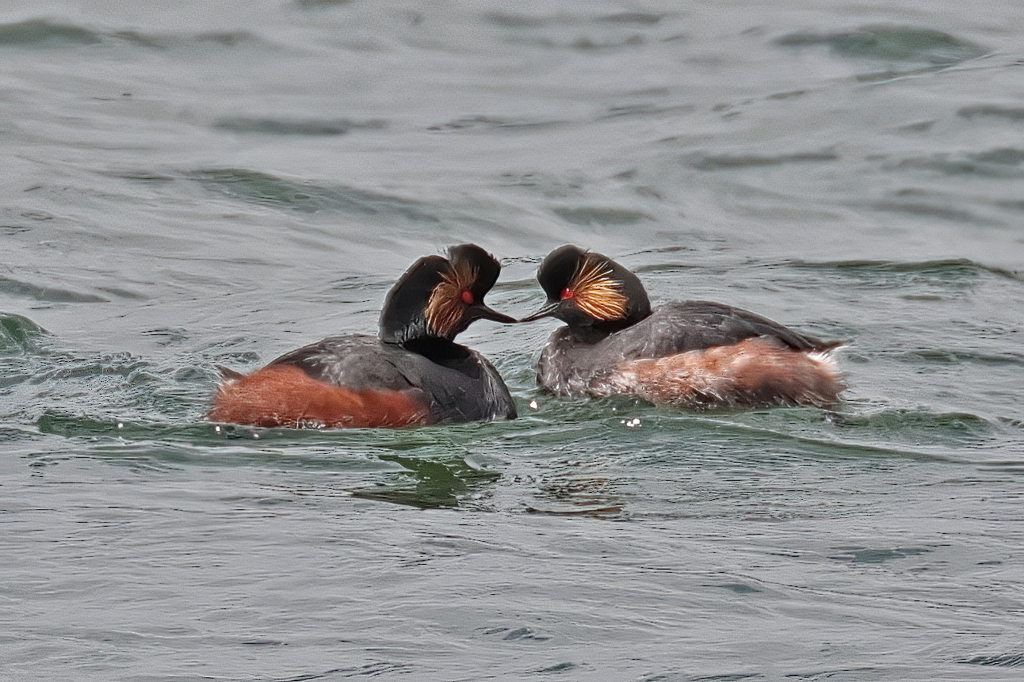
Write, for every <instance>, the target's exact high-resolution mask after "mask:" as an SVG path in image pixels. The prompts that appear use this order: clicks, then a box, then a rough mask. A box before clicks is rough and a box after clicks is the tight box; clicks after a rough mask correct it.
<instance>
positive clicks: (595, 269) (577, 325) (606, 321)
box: [520, 245, 651, 332]
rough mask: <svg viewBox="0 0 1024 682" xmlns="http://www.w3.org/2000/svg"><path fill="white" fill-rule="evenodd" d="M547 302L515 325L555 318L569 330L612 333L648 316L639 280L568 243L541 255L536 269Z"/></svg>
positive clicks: (608, 260)
mask: <svg viewBox="0 0 1024 682" xmlns="http://www.w3.org/2000/svg"><path fill="white" fill-rule="evenodd" d="M537 280H538V281H539V282H540V285H541V287H542V288H543V289H544V293H546V294H547V296H548V300H547V303H546V304H545V305H544V307H543V308H541V309H540V310H538V311H537V312H535V313H534V314H532V315H528V316H527V317H524V318H523V319H521V320H520V322H528V321H530V320H536V319H539V318H542V317H555V318H557V319H559V320H562V321H563V322H565V323H566V324H568V325H569V326H570V327H572V328H574V329H582V328H592V329H593V330H595V331H598V332H613V331H617V330H619V329H624V328H626V327H628V326H630V325H633V324H636V323H637V322H639V321H640V320H642V319H644V318H645V317H647V316H648V315H650V314H651V302H650V300H649V299H648V298H647V292H646V291H645V290H644V285H643V284H641V283H640V279H639V278H638V277H637V276H636V275H634V274H633V273H632V272H630V271H629V270H627V269H626V268H624V267H622V266H621V265H619V264H618V263H616V262H615V261H613V260H612V259H611V258H608V257H607V256H602V255H601V254H599V253H593V252H592V251H584V250H583V249H580V248H578V247H576V246H572V245H568V246H563V247H561V248H558V249H555V250H554V251H552V252H551V253H549V254H548V255H547V257H546V258H545V259H544V261H543V262H542V263H541V264H540V269H539V270H538V271H537Z"/></svg>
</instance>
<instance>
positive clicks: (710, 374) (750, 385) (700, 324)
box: [522, 246, 844, 409]
mask: <svg viewBox="0 0 1024 682" xmlns="http://www.w3.org/2000/svg"><path fill="white" fill-rule="evenodd" d="M537 279H538V280H539V281H540V285H541V287H543V289H544V292H545V293H546V294H547V297H548V301H547V304H546V305H545V306H544V307H543V308H542V309H541V310H539V311H537V312H536V313H534V314H533V315H530V316H528V317H526V318H523V320H522V321H523V322H525V321H528V320H535V319H538V318H541V317H555V318H558V319H559V320H562V321H563V322H565V323H566V325H567V326H565V327H561V328H559V329H557V330H555V332H554V333H553V334H552V335H551V338H550V339H549V340H548V342H547V345H546V346H545V347H544V350H543V351H542V352H541V356H540V361H539V363H538V365H537V381H538V382H539V383H540V384H541V385H542V386H544V387H545V388H547V389H548V390H550V391H552V392H553V393H555V394H557V395H562V396H597V397H603V396H609V395H618V394H623V395H634V396H639V397H641V398H644V399H646V400H649V401H651V402H654V403H661V404H670V405H677V406H680V407H685V408H705V409H708V408H727V407H739V406H757V405H774V404H790V405H793V404H797V405H818V406H827V405H831V404H834V403H835V402H837V401H838V399H839V393H840V392H841V391H842V390H843V388H844V386H843V383H842V381H841V379H840V376H839V372H838V370H837V368H836V366H835V363H834V362H833V360H832V358H831V357H830V351H831V350H833V349H834V348H836V347H837V346H838V345H840V343H839V342H826V341H819V340H818V339H815V338H813V337H810V336H806V335H804V334H800V333H798V332H795V331H793V330H791V329H787V328H786V327H784V326H782V325H781V324H779V323H777V322H773V321H772V320H769V319H767V318H765V317H761V316H760V315H756V314H754V313H752V312H749V311H746V310H742V309H740V308H734V307H732V306H728V305H724V304H722V303H712V302H709V301H681V302H673V303H667V304H665V305H663V306H661V307H659V308H657V309H656V310H653V311H652V310H651V304H650V301H649V300H648V298H647V292H646V291H644V287H643V285H642V284H641V283H640V280H639V279H638V278H637V276H636V275H634V274H633V273H632V272H630V271H629V270H627V269H626V268H624V267H622V266H621V265H619V264H618V263H616V262H615V261H613V260H611V259H610V258H608V257H606V256H602V255H601V254H598V253H591V252H587V251H583V250H582V249H579V248H577V247H575V246H563V247H561V248H559V249H556V250H554V251H552V252H551V253H550V254H548V256H547V258H545V259H544V262H543V263H541V266H540V269H539V270H538V272H537Z"/></svg>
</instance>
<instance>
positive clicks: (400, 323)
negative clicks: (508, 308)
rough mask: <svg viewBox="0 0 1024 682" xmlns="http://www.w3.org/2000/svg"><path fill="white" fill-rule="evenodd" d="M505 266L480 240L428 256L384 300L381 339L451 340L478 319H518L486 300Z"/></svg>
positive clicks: (391, 340) (511, 320) (505, 320)
mask: <svg viewBox="0 0 1024 682" xmlns="http://www.w3.org/2000/svg"><path fill="white" fill-rule="evenodd" d="M500 272H501V264H500V263H498V261H497V260H496V259H495V258H494V256H492V255H491V254H489V253H487V252H486V251H484V250H483V249H481V248H480V247H479V246H477V245H476V244H462V245H460V246H453V247H451V248H449V249H448V258H442V257H441V256H426V257H424V258H420V259H419V260H418V261H416V262H415V263H413V264H412V265H411V266H410V267H409V269H408V270H406V271H405V274H403V275H402V276H401V277H400V278H399V280H398V282H396V283H395V286H393V287H391V291H389V292H388V295H387V297H386V298H385V299H384V308H383V310H381V313H380V334H379V335H380V339H381V341H384V342H387V343H399V344H402V343H406V342H409V341H413V340H418V339H428V338H441V339H447V340H449V341H451V340H452V339H454V338H455V337H456V335H458V334H460V333H462V332H464V331H465V330H466V328H467V327H469V325H470V324H471V323H472V322H473V321H475V320H480V319H484V320H494V321H495V322H515V321H516V320H515V318H512V317H509V316H508V315H502V314H501V313H499V312H498V311H496V310H491V309H490V308H488V307H487V306H486V305H485V304H484V295H485V294H487V292H488V291H490V290H491V287H493V286H494V283H495V282H496V281H497V280H498V273H500Z"/></svg>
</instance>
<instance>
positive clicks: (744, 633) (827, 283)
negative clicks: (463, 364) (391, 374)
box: [0, 0, 1024, 682]
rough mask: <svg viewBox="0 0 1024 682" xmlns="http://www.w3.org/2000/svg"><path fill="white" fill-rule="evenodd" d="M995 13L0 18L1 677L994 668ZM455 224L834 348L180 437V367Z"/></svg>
mask: <svg viewBox="0 0 1024 682" xmlns="http://www.w3.org/2000/svg"><path fill="white" fill-rule="evenodd" d="M1022 36H1024V13H1022V12H1021V10H1020V9H1019V8H1018V7H1017V6H1016V5H1015V4H1014V3H1009V2H996V1H994V0H987V1H984V2H981V3H975V4H973V5H971V7H970V9H969V11H968V10H966V9H965V6H964V5H962V4H954V3H934V2H933V3H909V2H905V3H903V2H901V3H895V4H893V3H875V4H871V3H868V4H864V3H847V2H843V3H830V4H820V3H810V2H796V1H791V2H786V3H782V4H775V5H763V6H762V5H758V6H747V5H742V4H728V3H725V4H722V3H719V4H717V5H713V6H706V5H687V4H683V5H680V4H678V3H659V2H644V3H640V4H636V3H634V4H617V3H606V2H598V3H595V4H590V5H579V4H573V3H559V2H556V3H527V4H521V5H508V4H503V3H486V2H485V3H465V2H451V3H441V4H434V5H426V4H418V3H403V2H400V3H393V4H390V5H388V6H382V5H379V4H376V3H366V2H360V1H358V0H352V1H351V2H346V1H344V0H341V1H330V0H327V1H322V0H303V1H296V2H286V1H275V2H256V3H253V2H246V3H240V2H222V3H203V2H182V3H175V4H173V6H164V5H159V6H157V5H152V6H150V5H148V4H138V5H137V6H134V5H124V4H123V3H116V2H101V1H99V0H96V1H94V2H87V3H79V4H72V3H63V2H57V3H51V4H47V5H45V7H43V6H39V7H37V6H36V4H35V3H29V2H14V3H9V7H8V8H6V9H4V10H3V12H2V13H0V65H2V66H0V103H2V104H3V106H2V107H0V136H2V141H3V160H4V166H5V172H4V173H3V176H2V177H3V180H2V182H0V244H2V249H0V254H2V260H0V266H2V267H0V368H2V371H0V521H2V523H3V527H2V531H0V605H2V607H0V625H2V634H0V660H2V661H3V668H4V670H5V673H4V676H5V678H8V679H14V680H29V679H47V680H58V679H74V680H140V681H155V680H161V681H163V680H168V681H170V680H174V681H177V680H224V681H231V682H234V681H238V680H244V681H249V680H252V681H257V680H259V681H264V680H273V681H279V682H296V681H299V680H319V679H324V680H334V679H348V678H361V677H376V678H382V679H391V678H396V679H410V680H412V679H415V680H419V679H422V680H480V679H502V680H504V679H509V680H513V679H524V678H526V679H531V678H536V679H560V680H562V679H564V680H570V679H573V680H574V679H587V680H591V679H594V680H643V681H645V682H654V681H655V680H658V681H663V680H664V681H669V680H670V681H683V680H685V681H694V680H723V681H724V680H776V679H801V680H830V681H836V680H851V681H852V680H857V681H861V680H936V679H945V680H1014V679H1018V678H1019V677H1020V675H1021V666H1022V665H1024V641H1022V639H1021V635H1020V622H1021V616H1022V613H1024V599H1022V595H1021V590H1020V584H1021V581H1022V579H1024V565H1022V549H1021V547H1022V541H1024V532H1022V531H1021V525H1020V523H1021V521H1022V519H1024V512H1022V511H1021V509H1022V504H1024V495H1022V482H1024V408H1022V404H1024V388H1022V385H1024V381H1022V375H1024V350H1022V344H1021V341H1022V324H1024V143H1022V141H1021V140H1022V135H1024V88H1022V87H1021V83H1022V82H1024V81H1022V80H1021V76H1022V73H1024V72H1022V65H1024V38H1022ZM465 241H473V242H476V243H478V244H481V245H482V246H484V247H485V248H487V249H488V250H490V251H492V252H493V253H495V254H496V255H497V256H498V257H499V258H500V259H501V261H502V263H503V265H504V270H503V273H502V277H501V281H500V282H499V283H498V285H497V287H496V288H495V290H494V291H493V292H492V294H491V295H490V297H489V303H490V304H491V305H492V306H493V307H495V308H496V309H498V310H501V311H503V312H507V313H509V314H512V315H517V316H518V315H523V314H525V313H527V312H530V311H532V310H534V309H535V308H536V307H537V305H538V304H539V303H540V302H541V300H542V295H541V293H540V289H539V287H538V286H537V284H536V282H535V280H534V273H535V270H536V267H537V264H538V263H539V261H540V259H541V258H543V256H544V255H545V254H546V253H547V252H548V251H550V250H551V249H552V248H555V247H557V246H559V245H561V244H564V243H575V244H579V245H581V246H584V247H588V248H592V249H594V250H597V251H600V252H602V253H606V254H608V255H610V256H612V257H615V258H616V259H618V260H620V261H621V262H622V263H624V264H625V265H627V266H629V267H631V268H632V269H634V270H635V271H636V272H638V273H639V275H640V276H641V278H642V279H643V281H644V282H645V284H646V285H647V288H648V290H649V292H650V293H651V297H652V299H653V300H654V301H655V302H656V303H658V302H664V301H668V300H673V299H682V298H699V299H711V300H718V301H722V302H726V303H730V304H733V305H739V306H742V307H745V308H748V309H752V310H755V311H757V312H760V313H762V314H765V315H768V316H769V317H772V318H774V319H777V320H779V321H781V322H784V323H786V324H789V325H791V326H793V327H794V328H797V329H799V330H801V331H805V332H808V333H811V334H815V335H818V336H822V337H825V338H836V339H848V340H850V343H849V345H848V346H847V347H846V349H845V350H844V351H843V352H842V353H841V354H840V356H839V362H840V364H841V366H842V368H843V370H844V371H845V372H846V375H847V381H848V383H849V385H850V389H849V391H848V392H847V394H846V395H847V401H846V402H845V403H844V404H843V405H842V406H841V407H840V408H838V409H837V410H835V411H830V412H826V411H822V410H817V409H804V408H800V409H774V410H758V411H751V412H740V413H705V414H687V413H681V412H677V411H672V410H667V409H660V408H656V407H653V406H650V405H646V404H640V403H636V402H634V401H630V400H603V401H567V400H558V399H554V398H552V397H550V396H547V395H545V394H543V393H542V392H540V391H538V389H537V388H536V387H535V385H534V378H533V369H532V367H533V362H534V360H535V357H536V355H537V353H538V351H539V349H540V347H541V345H542V344H543V342H544V340H545V339H546V337H547V335H548V334H549V333H550V332H551V330H552V329H553V323H551V322H550V321H548V322H538V323H535V324H534V325H521V326H512V327H501V326H498V325H495V324H492V323H489V322H481V323H477V324H476V325H475V326H474V327H473V328H472V329H470V330H469V332H467V333H466V334H465V335H464V336H462V337H460V340H462V341H464V342H465V343H467V344H469V345H472V346H473V347H475V348H477V349H479V350H481V351H482V352H483V353H485V354H486V355H487V356H488V357H490V358H491V359H492V360H493V361H494V363H495V365H496V366H497V367H498V368H499V370H500V371H501V373H502V375H503V376H504V377H505V379H506V381H507V382H508V384H509V386H510V387H511V389H512V392H513V394H514V396H515V397H516V400H517V403H518V406H519V410H520V414H521V417H520V418H519V419H518V420H516V421H514V422H507V423H491V424H470V425H459V426H444V427H430V428H422V429H407V430H379V431H373V430H351V431H293V430H266V429H251V428H242V427H237V428H224V427H220V428H218V427H216V426H214V425H212V424H209V423H207V422H205V421H204V420H203V418H202V415H203V414H204V412H205V410H206V407H207V405H208V402H209V399H210V396H211V394H212V391H213V389H214V385H215V380H216V370H215V365H216V364H224V365H228V366H231V367H234V368H237V369H249V368H254V367H257V366H259V365H260V364H262V363H264V362H266V361H268V360H270V359H272V358H273V357H276V356H277V355H279V354H280V353H282V352H284V351H286V350H289V349H292V348H296V347H298V346H300V345H303V344H305V343H309V342H312V341H315V340H317V339H319V338H322V337H324V336H327V335H330V334H338V333H346V332H363V333H366V332H370V333H372V332H373V331H374V329H375V325H376V319H377V313H378V310H379V307H380V305H381V302H382V300H383V296H384V293H385V292H386V291H387V289H388V288H389V287H390V285H391V284H392V283H393V282H394V280H395V278H396V277H397V276H398V275H399V274H400V273H401V272H402V271H403V270H404V269H405V268H406V267H407V266H408V265H409V264H410V263H411V262H412V261H413V260H415V259H416V258H418V257H420V256H422V255H425V254H429V253H440V252H442V251H443V250H444V248H445V247H446V246H448V245H449V244H454V243H460V242H465Z"/></svg>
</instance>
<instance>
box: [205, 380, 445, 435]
mask: <svg viewBox="0 0 1024 682" xmlns="http://www.w3.org/2000/svg"><path fill="white" fill-rule="evenodd" d="M206 416H207V418H208V419H210V420H212V421H219V422H232V423H235V424H251V425H254V426H290V427H300V426H324V427H376V426H412V425H421V424H427V423H429V421H430V413H429V411H428V409H427V407H426V405H424V404H423V403H422V402H421V401H420V400H418V399H417V398H416V396H415V395H412V394H411V393H410V392H407V391H388V390H378V389H372V388H367V389H362V390H359V391H356V390H353V389H349V388H341V387H339V386H332V385H331V384H327V383H324V382H322V381H317V380H316V379H313V378H311V377H309V376H308V375H307V374H306V373H305V372H303V371H302V370H301V369H300V368H298V367H293V366H290V365H271V366H270V367H264V368H263V369H259V370H256V371H255V372H253V373H252V374H249V375H246V376H243V377H241V378H230V379H228V378H226V379H224V380H223V381H221V383H220V385H219V386H218V387H217V395H216V396H215V397H214V400H213V407H212V408H211V409H210V411H209V413H208V414H207V415H206Z"/></svg>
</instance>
